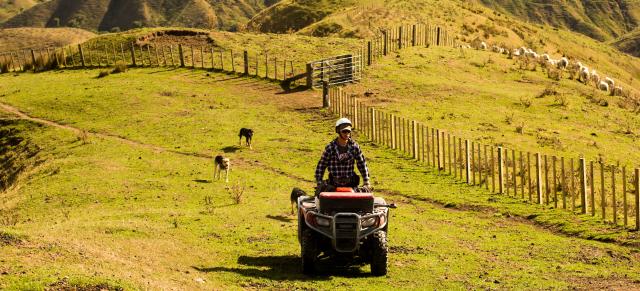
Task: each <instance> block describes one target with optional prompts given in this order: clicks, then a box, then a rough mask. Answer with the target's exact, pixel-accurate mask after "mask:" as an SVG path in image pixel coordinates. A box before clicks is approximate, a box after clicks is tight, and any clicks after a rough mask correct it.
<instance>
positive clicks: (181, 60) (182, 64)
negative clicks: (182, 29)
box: [178, 44, 184, 68]
mask: <svg viewBox="0 0 640 291" xmlns="http://www.w3.org/2000/svg"><path fill="white" fill-rule="evenodd" d="M178 55H179V57H180V67H181V68H184V49H183V48H182V44H179V45H178Z"/></svg>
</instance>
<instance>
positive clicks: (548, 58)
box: [542, 54, 551, 61]
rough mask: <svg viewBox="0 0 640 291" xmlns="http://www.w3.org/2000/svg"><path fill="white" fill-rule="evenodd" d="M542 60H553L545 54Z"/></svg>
mask: <svg viewBox="0 0 640 291" xmlns="http://www.w3.org/2000/svg"><path fill="white" fill-rule="evenodd" d="M542 59H543V60H545V61H549V60H550V59H551V57H550V56H549V54H543V55H542Z"/></svg>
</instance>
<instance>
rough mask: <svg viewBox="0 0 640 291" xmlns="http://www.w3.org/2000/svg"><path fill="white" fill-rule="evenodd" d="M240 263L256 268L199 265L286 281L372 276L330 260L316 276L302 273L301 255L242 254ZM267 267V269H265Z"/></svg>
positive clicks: (202, 269) (204, 269)
mask: <svg viewBox="0 0 640 291" xmlns="http://www.w3.org/2000/svg"><path fill="white" fill-rule="evenodd" d="M238 264H240V265H243V266H246V267H254V268H242V267H241V268H230V267H197V266H193V268H194V269H196V270H197V271H199V272H203V273H217V272H232V273H236V274H239V275H242V276H245V277H252V278H264V279H270V280H286V281H318V280H329V279H330V278H331V277H343V278H364V277H371V274H370V273H365V272H362V270H360V268H359V267H357V266H353V267H336V266H335V265H334V264H332V262H331V261H330V260H322V261H321V262H320V263H319V264H318V266H317V270H316V275H315V276H307V275H304V274H302V271H301V266H300V257H298V256H290V255H289V256H257V257H251V256H240V257H239V258H238ZM265 268H266V269H265Z"/></svg>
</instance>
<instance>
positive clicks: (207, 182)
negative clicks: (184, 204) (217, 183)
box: [193, 179, 213, 184]
mask: <svg viewBox="0 0 640 291" xmlns="http://www.w3.org/2000/svg"><path fill="white" fill-rule="evenodd" d="M193 182H197V183H205V184H211V183H213V181H211V180H202V179H195V180H193Z"/></svg>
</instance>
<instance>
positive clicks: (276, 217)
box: [267, 214, 293, 222]
mask: <svg viewBox="0 0 640 291" xmlns="http://www.w3.org/2000/svg"><path fill="white" fill-rule="evenodd" d="M267 218H269V219H273V220H277V221H280V222H292V221H293V219H291V218H289V217H286V216H284V215H271V214H269V215H267Z"/></svg>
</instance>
